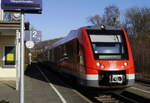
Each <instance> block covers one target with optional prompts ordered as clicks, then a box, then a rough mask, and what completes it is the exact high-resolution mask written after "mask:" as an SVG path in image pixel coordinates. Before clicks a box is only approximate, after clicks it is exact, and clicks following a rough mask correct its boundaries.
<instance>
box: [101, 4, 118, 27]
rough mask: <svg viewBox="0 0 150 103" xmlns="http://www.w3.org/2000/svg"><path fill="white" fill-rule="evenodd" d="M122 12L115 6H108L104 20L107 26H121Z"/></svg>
mask: <svg viewBox="0 0 150 103" xmlns="http://www.w3.org/2000/svg"><path fill="white" fill-rule="evenodd" d="M119 16H120V10H119V8H118V7H117V6H115V5H110V6H107V7H106V8H105V9H104V16H103V19H104V21H105V24H107V25H110V26H120V20H119Z"/></svg>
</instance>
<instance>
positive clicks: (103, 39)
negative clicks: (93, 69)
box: [88, 30, 128, 60]
mask: <svg viewBox="0 0 150 103" xmlns="http://www.w3.org/2000/svg"><path fill="white" fill-rule="evenodd" d="M88 33H89V37H90V40H91V44H92V48H93V52H94V54H95V59H104V60H110V59H111V60H113V59H115V60H116V59H120V60H122V59H128V56H127V48H126V42H125V37H124V35H123V32H121V31H119V30H111V31H110V30H108V31H106V30H105V31H98V30H93V31H90V32H88Z"/></svg>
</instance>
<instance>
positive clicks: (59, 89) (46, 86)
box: [0, 64, 90, 103]
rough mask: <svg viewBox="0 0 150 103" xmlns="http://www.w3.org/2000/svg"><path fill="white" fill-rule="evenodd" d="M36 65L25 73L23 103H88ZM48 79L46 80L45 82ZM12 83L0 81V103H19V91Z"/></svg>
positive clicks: (51, 74) (53, 75)
mask: <svg viewBox="0 0 150 103" xmlns="http://www.w3.org/2000/svg"><path fill="white" fill-rule="evenodd" d="M42 69H44V68H39V67H37V66H36V64H34V65H32V66H31V67H30V68H28V69H27V70H26V71H25V103H90V101H89V100H88V99H86V98H85V97H83V96H82V95H80V94H78V93H77V92H76V91H75V90H73V89H72V88H70V87H68V86H66V85H65V84H64V83H62V82H61V80H59V78H57V76H56V75H55V74H53V73H51V72H47V73H48V74H47V75H49V76H48V77H46V78H45V76H44V75H45V74H44V73H45V72H46V71H45V72H44V71H43V70H42ZM46 79H48V80H46ZM15 86H16V83H15V82H14V81H0V101H2V100H5V101H9V103H19V91H16V89H15Z"/></svg>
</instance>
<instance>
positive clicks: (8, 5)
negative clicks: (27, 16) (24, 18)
mask: <svg viewBox="0 0 150 103" xmlns="http://www.w3.org/2000/svg"><path fill="white" fill-rule="evenodd" d="M1 8H2V9H4V10H5V11H23V12H25V13H26V12H27V13H28V12H29V13H30V12H31V13H40V12H41V11H42V0H1Z"/></svg>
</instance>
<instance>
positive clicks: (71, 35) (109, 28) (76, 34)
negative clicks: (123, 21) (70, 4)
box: [49, 25, 122, 48]
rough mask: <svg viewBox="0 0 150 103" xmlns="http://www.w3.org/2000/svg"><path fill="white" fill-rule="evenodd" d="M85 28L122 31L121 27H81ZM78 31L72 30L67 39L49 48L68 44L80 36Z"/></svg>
mask: <svg viewBox="0 0 150 103" xmlns="http://www.w3.org/2000/svg"><path fill="white" fill-rule="evenodd" d="M81 28H84V29H86V30H103V29H105V30H121V29H122V28H120V27H112V26H107V25H101V26H85V27H81ZM81 28H79V29H77V30H72V31H71V32H70V33H69V34H68V35H67V36H66V37H65V38H63V39H61V40H59V41H57V42H55V43H53V44H52V46H50V47H49V48H53V47H56V46H59V45H62V44H63V43H66V42H68V41H70V40H73V39H74V38H76V37H77V36H78V34H79V31H80V29H81Z"/></svg>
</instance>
